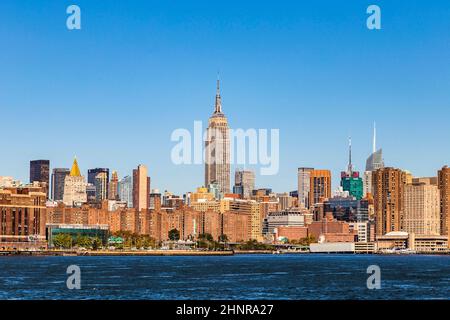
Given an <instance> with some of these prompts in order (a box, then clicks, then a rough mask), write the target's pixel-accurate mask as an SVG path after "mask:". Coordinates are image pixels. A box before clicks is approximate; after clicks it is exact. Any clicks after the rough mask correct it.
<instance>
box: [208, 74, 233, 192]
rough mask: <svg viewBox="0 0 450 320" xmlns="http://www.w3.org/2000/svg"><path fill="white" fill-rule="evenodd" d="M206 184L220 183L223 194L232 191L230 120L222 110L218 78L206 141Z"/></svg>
mask: <svg viewBox="0 0 450 320" xmlns="http://www.w3.org/2000/svg"><path fill="white" fill-rule="evenodd" d="M205 161H206V163H205V186H209V185H211V184H213V183H217V184H218V185H219V190H220V192H221V193H222V194H224V193H229V192H230V174H231V172H230V132H229V127H228V120H227V118H226V117H225V114H224V113H223V112H222V99H221V96H220V81H219V80H217V92H216V103H215V110H214V113H213V115H212V116H211V117H210V118H209V125H208V129H207V138H206V142H205Z"/></svg>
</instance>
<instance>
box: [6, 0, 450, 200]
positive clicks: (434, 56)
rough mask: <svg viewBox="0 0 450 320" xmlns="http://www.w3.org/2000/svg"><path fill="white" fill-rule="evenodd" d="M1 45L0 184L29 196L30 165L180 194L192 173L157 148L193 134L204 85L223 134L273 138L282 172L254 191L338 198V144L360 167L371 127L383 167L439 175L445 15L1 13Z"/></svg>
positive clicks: (447, 107) (206, 9) (343, 6)
mask: <svg viewBox="0 0 450 320" xmlns="http://www.w3.org/2000/svg"><path fill="white" fill-rule="evenodd" d="M70 4H77V5H79V6H80V7H81V10H82V29H81V30H79V31H69V30H67V28H66V18H67V14H66V12H65V11H66V8H67V6H69V5H70ZM370 4H378V5H379V6H380V7H381V10H382V30H380V31H370V30H368V29H367V28H366V18H367V14H366V8H367V7H368V5H370ZM0 43H1V44H0V124H1V133H2V139H1V141H2V145H1V148H0V150H1V153H0V175H11V176H14V177H16V178H18V179H21V180H24V181H27V180H28V170H29V169H28V166H29V164H28V162H29V160H30V159H40V158H44V159H50V160H51V166H52V167H70V165H71V162H72V159H73V156H74V155H76V156H77V157H78V160H79V164H80V167H81V169H82V170H83V171H84V172H86V170H87V169H88V168H92V167H109V168H111V169H113V170H118V172H119V176H120V177H122V176H124V175H126V174H130V173H131V170H132V169H133V168H134V167H135V166H136V165H137V164H139V163H143V164H146V165H147V166H148V167H149V172H150V175H151V177H152V187H155V188H159V189H161V190H164V189H169V190H172V191H174V192H177V193H181V192H185V191H190V190H193V189H194V188H195V187H196V186H199V185H202V183H203V166H175V165H173V164H172V163H171V161H170V151H171V148H172V147H173V145H174V143H172V142H171V141H170V135H171V133H172V131H173V130H174V129H176V128H187V129H192V127H193V122H194V120H203V121H207V119H208V117H209V116H210V114H211V112H212V110H213V104H214V94H215V80H216V74H217V71H218V70H220V74H221V79H222V99H223V107H224V111H225V113H226V114H227V116H228V118H229V122H230V125H231V126H232V127H234V128H244V129H247V128H268V129H270V128H279V129H280V139H281V154H280V156H281V166H280V172H279V174H278V175H276V176H268V177H257V186H259V187H272V188H273V189H274V190H275V191H280V192H281V191H290V190H294V189H296V169H297V167H299V166H313V167H316V168H328V169H331V170H332V171H333V176H334V184H335V185H337V183H338V175H339V172H340V171H341V170H342V169H344V168H345V166H346V162H347V137H348V135H349V134H350V135H351V136H352V138H353V154H354V162H355V164H356V167H357V169H360V170H361V169H363V168H364V164H365V159H366V158H367V156H368V155H369V153H370V151H371V139H372V123H373V121H376V122H377V126H378V133H379V135H378V145H379V146H381V147H383V149H384V158H385V162H386V164H387V165H390V166H395V167H400V168H404V169H408V170H410V171H411V172H412V173H413V174H415V175H417V176H420V175H434V174H435V173H436V170H437V169H438V168H440V167H441V166H442V165H444V164H446V163H449V162H450V145H449V141H450V129H449V122H450V121H449V120H450V6H449V5H448V1H446V0H442V1H425V0H422V1H400V0H397V1H380V0H373V1H363V0H357V1H356V0H355V1H347V0H346V1H344V0H340V1H298V0H296V1H261V0H259V1H234V0H231V1H211V0H201V1H199V0H196V1H185V0H184V1H181V0H180V1H147V0H146V1H144V0H142V1H138V0H132V1H118V0H117V1H113V0H109V1H107V0H104V1H85V0H71V1H65V0H58V1H50V0H48V1H45V0H41V1H34V0H21V1H12V0H2V1H0Z"/></svg>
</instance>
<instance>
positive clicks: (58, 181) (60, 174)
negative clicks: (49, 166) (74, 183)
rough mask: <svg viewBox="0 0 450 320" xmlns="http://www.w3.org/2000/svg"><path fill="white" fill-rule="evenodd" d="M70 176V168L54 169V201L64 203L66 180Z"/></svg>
mask: <svg viewBox="0 0 450 320" xmlns="http://www.w3.org/2000/svg"><path fill="white" fill-rule="evenodd" d="M69 174H70V169H68V168H54V169H53V171H52V200H53V201H62V200H63V196H64V180H65V179H66V177H67V176H68V175H69Z"/></svg>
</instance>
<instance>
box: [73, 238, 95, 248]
mask: <svg viewBox="0 0 450 320" xmlns="http://www.w3.org/2000/svg"><path fill="white" fill-rule="evenodd" d="M74 244H76V245H77V246H78V247H82V248H86V249H90V248H92V239H91V238H90V237H88V236H79V237H77V238H76V239H75V241H74Z"/></svg>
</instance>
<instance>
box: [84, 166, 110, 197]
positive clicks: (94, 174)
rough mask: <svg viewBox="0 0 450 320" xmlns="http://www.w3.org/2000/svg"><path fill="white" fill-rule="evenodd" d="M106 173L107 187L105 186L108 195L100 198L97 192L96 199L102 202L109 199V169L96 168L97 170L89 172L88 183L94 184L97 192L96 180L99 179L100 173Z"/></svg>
mask: <svg viewBox="0 0 450 320" xmlns="http://www.w3.org/2000/svg"><path fill="white" fill-rule="evenodd" d="M102 172H103V173H105V174H106V186H105V188H106V195H105V196H104V197H103V195H100V196H98V195H97V192H96V196H95V197H96V199H97V200H98V199H101V200H104V199H107V198H108V187H109V169H108V168H95V169H89V170H88V181H87V182H88V183H90V184H92V185H94V186H95V189H96V190H97V188H98V187H97V185H96V178H97V175H98V174H99V173H102Z"/></svg>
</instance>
